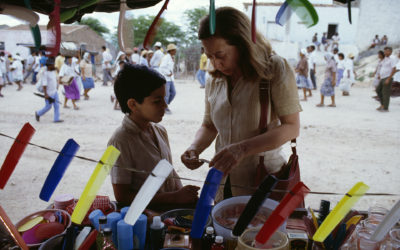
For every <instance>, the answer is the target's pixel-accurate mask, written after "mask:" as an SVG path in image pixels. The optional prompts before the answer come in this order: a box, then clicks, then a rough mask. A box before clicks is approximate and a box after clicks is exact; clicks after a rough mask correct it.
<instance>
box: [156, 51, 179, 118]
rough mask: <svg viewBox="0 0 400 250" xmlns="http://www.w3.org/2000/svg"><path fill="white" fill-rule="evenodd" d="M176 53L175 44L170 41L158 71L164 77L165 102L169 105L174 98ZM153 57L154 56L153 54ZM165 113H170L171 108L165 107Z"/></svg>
mask: <svg viewBox="0 0 400 250" xmlns="http://www.w3.org/2000/svg"><path fill="white" fill-rule="evenodd" d="M175 54H176V46H175V44H173V43H171V44H168V46H167V54H166V55H165V56H164V57H163V58H162V60H161V64H160V68H159V71H160V73H161V74H163V76H164V77H165V80H166V81H167V84H166V86H165V92H166V94H165V102H166V103H167V104H168V105H169V104H170V103H171V102H172V100H173V99H174V98H175V95H176V90H175V85H174V60H175ZM153 57H154V56H153ZM166 113H167V114H170V113H171V110H170V109H169V108H168V107H167V109H166Z"/></svg>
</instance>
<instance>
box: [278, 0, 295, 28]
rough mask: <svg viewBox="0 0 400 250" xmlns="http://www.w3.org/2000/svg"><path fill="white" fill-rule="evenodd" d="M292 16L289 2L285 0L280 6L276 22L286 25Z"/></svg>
mask: <svg viewBox="0 0 400 250" xmlns="http://www.w3.org/2000/svg"><path fill="white" fill-rule="evenodd" d="M291 16H292V9H291V8H290V7H289V4H288V3H287V2H286V1H285V2H284V3H283V4H282V6H281V7H280V8H279V10H278V13H277V14H276V17H275V23H276V24H279V25H280V26H283V25H285V23H286V22H287V21H289V19H290V17H291Z"/></svg>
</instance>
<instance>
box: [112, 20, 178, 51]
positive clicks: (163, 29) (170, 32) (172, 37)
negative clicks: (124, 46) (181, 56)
mask: <svg viewBox="0 0 400 250" xmlns="http://www.w3.org/2000/svg"><path fill="white" fill-rule="evenodd" d="M154 18H155V17H154V16H148V15H145V16H139V17H137V18H132V19H130V23H131V25H132V28H133V34H134V35H133V37H134V39H133V41H132V42H130V43H129V44H128V47H135V46H141V45H143V41H144V38H145V36H146V34H147V31H148V29H149V27H150V25H151V23H152V22H153V20H154ZM160 21H161V24H160V25H159V26H158V28H157V30H156V31H155V32H156V33H155V37H154V38H153V43H154V42H156V41H160V42H161V43H162V44H163V45H164V46H166V45H167V44H169V43H175V44H176V45H178V46H179V44H183V43H185V42H186V40H185V33H184V32H183V31H182V30H181V28H180V27H179V26H178V25H176V24H174V23H171V22H169V21H166V20H165V19H162V20H160ZM117 32H118V31H117ZM112 40H114V41H118V34H117V33H114V35H113V37H112ZM151 46H152V45H151Z"/></svg>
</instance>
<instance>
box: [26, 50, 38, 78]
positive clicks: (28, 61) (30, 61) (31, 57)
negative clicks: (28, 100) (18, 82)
mask: <svg viewBox="0 0 400 250" xmlns="http://www.w3.org/2000/svg"><path fill="white" fill-rule="evenodd" d="M35 56H36V52H35V51H32V53H31V54H30V55H29V56H28V58H27V59H26V70H25V72H26V73H25V76H24V82H25V81H26V79H27V78H28V77H29V76H30V75H31V74H32V73H33V72H34V70H33V65H34V64H35ZM31 83H32V84H34V83H33V81H31Z"/></svg>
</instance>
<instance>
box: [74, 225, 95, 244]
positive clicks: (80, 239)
mask: <svg viewBox="0 0 400 250" xmlns="http://www.w3.org/2000/svg"><path fill="white" fill-rule="evenodd" d="M90 230H91V228H90V227H84V228H83V229H82V231H81V232H80V233H79V234H78V236H77V237H76V240H75V245H74V250H78V249H79V247H80V246H81V245H82V243H83V241H84V240H85V239H86V237H87V236H88V235H89V233H90ZM94 230H96V229H94Z"/></svg>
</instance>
